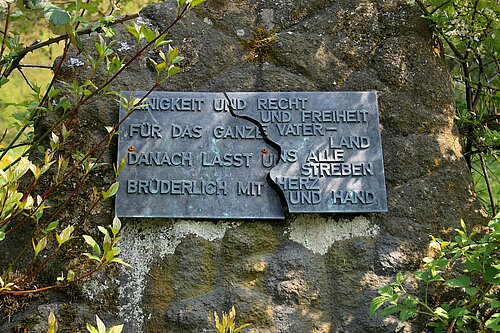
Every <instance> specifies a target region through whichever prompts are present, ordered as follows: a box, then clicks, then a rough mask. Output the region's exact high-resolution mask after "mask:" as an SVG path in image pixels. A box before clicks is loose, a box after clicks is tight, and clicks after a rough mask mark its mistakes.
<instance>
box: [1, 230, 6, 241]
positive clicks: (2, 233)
mask: <svg viewBox="0 0 500 333" xmlns="http://www.w3.org/2000/svg"><path fill="white" fill-rule="evenodd" d="M5 235H6V233H5V232H4V231H3V230H0V242H1V241H3V240H4V239H5Z"/></svg>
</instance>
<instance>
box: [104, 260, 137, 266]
mask: <svg viewBox="0 0 500 333" xmlns="http://www.w3.org/2000/svg"><path fill="white" fill-rule="evenodd" d="M109 263H117V264H120V265H123V266H127V267H132V266H131V265H130V264H127V263H126V262H125V261H123V259H121V258H113V259H111V260H110V261H109Z"/></svg>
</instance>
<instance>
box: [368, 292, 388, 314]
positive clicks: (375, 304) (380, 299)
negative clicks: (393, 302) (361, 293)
mask: <svg viewBox="0 0 500 333" xmlns="http://www.w3.org/2000/svg"><path fill="white" fill-rule="evenodd" d="M386 300H387V297H386V296H377V297H375V298H374V299H373V300H372V301H371V303H370V317H371V316H373V315H374V314H375V311H377V309H378V308H380V307H381V306H382V304H384V303H385V301H386Z"/></svg>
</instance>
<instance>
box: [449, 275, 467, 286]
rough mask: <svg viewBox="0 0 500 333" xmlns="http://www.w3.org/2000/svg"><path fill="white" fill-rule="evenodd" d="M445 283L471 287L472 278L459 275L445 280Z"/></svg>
mask: <svg viewBox="0 0 500 333" xmlns="http://www.w3.org/2000/svg"><path fill="white" fill-rule="evenodd" d="M444 284H445V285H447V286H449V287H454V288H468V287H470V278H469V277H468V276H467V275H459V276H458V277H456V278H454V279H450V280H447V281H445V283H444Z"/></svg>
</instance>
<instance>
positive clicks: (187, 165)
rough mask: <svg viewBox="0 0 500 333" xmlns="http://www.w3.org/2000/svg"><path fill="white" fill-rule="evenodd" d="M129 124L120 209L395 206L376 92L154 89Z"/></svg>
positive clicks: (276, 211)
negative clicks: (386, 170)
mask: <svg viewBox="0 0 500 333" xmlns="http://www.w3.org/2000/svg"><path fill="white" fill-rule="evenodd" d="M128 94H129V93H128ZM134 95H135V96H136V97H141V96H142V94H141V93H140V92H136V93H134ZM125 115H126V112H125V111H124V110H123V109H121V110H120V119H121V118H123V117H125ZM120 131H121V132H120V135H119V141H118V159H119V160H120V161H121V160H123V159H124V160H125V161H126V166H125V168H124V170H123V171H122V173H121V174H120V177H119V182H120V189H119V190H118V193H117V200H116V214H117V215H118V216H123V217H182V218H253V219H259V218H263V219H274V218H275V219H282V218H283V217H284V209H283V207H282V204H281V201H280V199H279V196H282V197H284V201H285V202H286V204H287V206H288V211H289V212H292V213H299V212H317V213H329V212H380V211H386V210H387V198H386V190H385V179H384V169H383V160H382V147H381V141H380V129H379V121H378V107H377V96H376V94H375V93H374V92H286V93H283V92H279V93H278V92H273V93H271V92H266V93H263V92H237V93H227V94H224V93H198V92H154V93H153V94H151V95H150V96H149V98H148V101H147V103H145V106H144V107H141V108H140V109H138V110H136V111H134V112H133V113H131V114H130V115H129V117H128V118H127V119H126V120H125V121H124V122H123V124H122V125H121V126H120ZM263 136H264V138H263ZM264 139H265V140H266V141H267V142H266V141H264ZM273 147H275V148H276V149H275V148H273ZM278 151H279V152H278Z"/></svg>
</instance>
